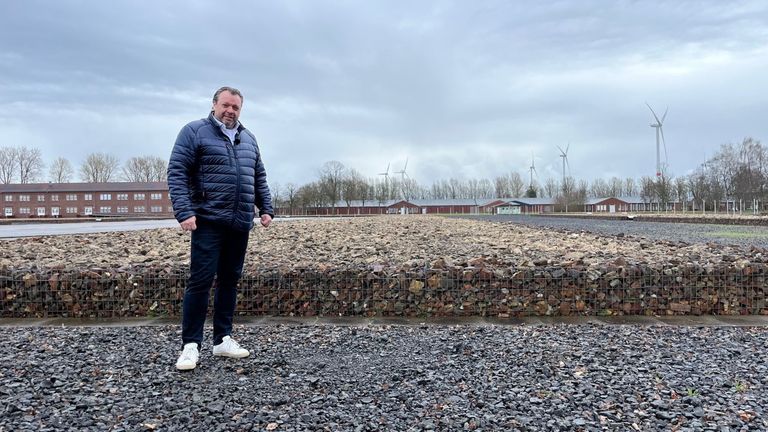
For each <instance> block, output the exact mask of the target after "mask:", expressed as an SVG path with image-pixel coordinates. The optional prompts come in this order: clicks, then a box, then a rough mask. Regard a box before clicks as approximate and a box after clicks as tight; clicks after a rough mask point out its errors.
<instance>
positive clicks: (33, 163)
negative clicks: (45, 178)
mask: <svg viewBox="0 0 768 432" xmlns="http://www.w3.org/2000/svg"><path fill="white" fill-rule="evenodd" d="M16 160H17V164H16V167H17V168H18V169H19V183H22V184H25V183H32V182H35V181H36V180H38V179H39V178H40V174H41V173H42V172H43V168H45V163H44V162H43V153H42V152H41V151H40V149H38V148H30V147H24V146H21V147H18V148H17V149H16Z"/></svg>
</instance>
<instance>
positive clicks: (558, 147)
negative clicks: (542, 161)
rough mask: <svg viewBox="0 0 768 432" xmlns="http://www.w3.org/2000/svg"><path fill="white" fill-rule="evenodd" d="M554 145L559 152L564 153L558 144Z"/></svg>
mask: <svg viewBox="0 0 768 432" xmlns="http://www.w3.org/2000/svg"><path fill="white" fill-rule="evenodd" d="M555 147H557V149H558V150H560V154H565V152H564V151H563V149H562V148H561V147H560V146H559V145H555Z"/></svg>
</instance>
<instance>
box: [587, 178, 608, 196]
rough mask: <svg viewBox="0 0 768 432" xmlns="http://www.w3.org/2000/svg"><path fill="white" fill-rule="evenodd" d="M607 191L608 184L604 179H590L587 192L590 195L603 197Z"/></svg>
mask: <svg viewBox="0 0 768 432" xmlns="http://www.w3.org/2000/svg"><path fill="white" fill-rule="evenodd" d="M608 191H609V188H608V184H607V183H606V182H605V180H603V179H601V178H596V179H593V180H592V186H590V188H589V193H590V195H591V196H593V197H595V198H604V197H607V196H608V195H609V193H608Z"/></svg>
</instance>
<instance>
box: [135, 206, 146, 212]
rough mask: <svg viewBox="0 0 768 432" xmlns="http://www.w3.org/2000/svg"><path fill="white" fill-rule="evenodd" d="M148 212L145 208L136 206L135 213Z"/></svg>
mask: <svg viewBox="0 0 768 432" xmlns="http://www.w3.org/2000/svg"><path fill="white" fill-rule="evenodd" d="M146 211H147V210H146V209H145V208H144V206H136V207H134V208H133V212H134V213H145V212H146Z"/></svg>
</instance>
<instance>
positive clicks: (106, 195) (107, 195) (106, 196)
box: [99, 193, 112, 201]
mask: <svg viewBox="0 0 768 432" xmlns="http://www.w3.org/2000/svg"><path fill="white" fill-rule="evenodd" d="M99 199H100V200H102V201H109V200H111V199H112V194H111V193H103V194H101V195H99Z"/></svg>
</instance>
